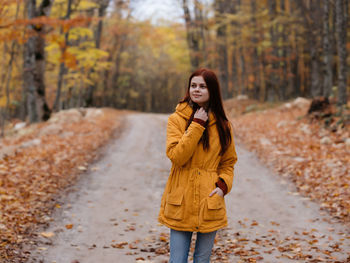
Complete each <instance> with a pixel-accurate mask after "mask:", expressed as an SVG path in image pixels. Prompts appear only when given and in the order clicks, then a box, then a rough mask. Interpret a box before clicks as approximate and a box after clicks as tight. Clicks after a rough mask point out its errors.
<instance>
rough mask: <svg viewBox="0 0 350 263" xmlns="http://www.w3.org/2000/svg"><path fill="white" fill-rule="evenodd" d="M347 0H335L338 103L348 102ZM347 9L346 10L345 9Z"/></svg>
mask: <svg viewBox="0 0 350 263" xmlns="http://www.w3.org/2000/svg"><path fill="white" fill-rule="evenodd" d="M345 4H346V0H335V11H336V33H337V52H338V64H339V66H338V101H337V103H338V105H344V104H346V103H347V91H346V84H347V75H346V73H347V62H346V60H347V51H346V34H347V30H346V25H347V21H346V19H347V15H346V14H344V13H347V10H346V9H345V7H346V5H345ZM344 9H345V10H344Z"/></svg>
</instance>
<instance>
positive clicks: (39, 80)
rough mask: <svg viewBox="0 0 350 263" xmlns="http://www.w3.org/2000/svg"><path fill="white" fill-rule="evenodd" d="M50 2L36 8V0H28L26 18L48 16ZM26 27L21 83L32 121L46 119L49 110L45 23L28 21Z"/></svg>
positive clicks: (51, 0) (46, 1)
mask: <svg viewBox="0 0 350 263" xmlns="http://www.w3.org/2000/svg"><path fill="white" fill-rule="evenodd" d="M52 3H53V0H43V1H42V2H41V4H40V5H39V7H38V8H37V6H36V0H28V1H27V3H26V8H27V16H28V19H34V18H37V17H41V16H48V15H49V13H50V8H51V6H52ZM28 29H29V34H31V35H30V37H29V39H28V41H27V42H26V43H25V48H24V62H23V78H24V81H23V85H24V89H25V90H26V92H27V107H28V115H29V121H30V122H31V123H32V122H39V121H43V120H47V119H48V118H49V117H50V114H51V111H50V109H49V107H48V105H47V103H46V99H45V83H44V73H45V50H44V48H45V39H44V35H45V25H43V24H40V23H29V26H28Z"/></svg>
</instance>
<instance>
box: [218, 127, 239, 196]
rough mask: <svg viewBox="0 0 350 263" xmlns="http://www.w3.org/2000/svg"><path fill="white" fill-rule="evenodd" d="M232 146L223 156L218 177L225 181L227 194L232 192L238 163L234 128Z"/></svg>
mask: <svg viewBox="0 0 350 263" xmlns="http://www.w3.org/2000/svg"><path fill="white" fill-rule="evenodd" d="M231 138H232V141H231V144H230V145H229V147H228V148H227V150H226V152H225V153H224V154H223V155H222V157H221V160H220V163H219V166H218V175H219V177H220V178H221V179H223V180H224V181H225V183H226V186H227V193H229V192H230V191H231V188H232V183H233V176H234V165H235V163H236V162H237V154H236V149H235V142H234V138H233V133H232V128H231Z"/></svg>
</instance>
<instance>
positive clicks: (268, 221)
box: [30, 114, 350, 263]
mask: <svg viewBox="0 0 350 263" xmlns="http://www.w3.org/2000/svg"><path fill="white" fill-rule="evenodd" d="M167 117H168V115H160V114H130V115H128V116H127V117H126V120H125V122H126V127H125V129H124V131H123V133H122V135H121V136H120V137H119V138H118V139H117V140H116V141H114V142H113V143H112V144H111V145H110V146H109V147H108V149H107V150H106V151H107V153H106V155H105V157H103V158H102V160H100V161H99V162H97V163H95V164H93V165H92V166H91V167H90V171H89V172H88V173H86V174H85V175H83V178H82V179H81V181H80V182H79V183H78V185H76V187H75V188H76V191H73V192H72V193H70V194H69V195H67V196H66V197H64V199H63V201H64V204H63V205H62V206H61V207H60V208H57V209H56V212H55V214H54V216H53V218H52V222H51V224H50V227H49V228H48V229H45V230H44V231H45V232H48V233H51V232H52V233H54V236H53V237H43V236H42V237H41V238H40V240H39V242H38V244H36V245H35V247H34V250H33V251H32V257H31V259H30V262H45V263H46V262H50V263H51V262H57V263H67V262H68V263H70V262H75V263H77V262H81V263H89V262H91V263H92V262H94V263H97V262H106V263H109V262H111V263H112V262H121V263H124V262H125V263H127V262H167V261H166V260H167V258H168V255H167V238H168V233H169V231H168V229H167V228H166V227H164V226H160V225H159V224H158V222H157V215H158V210H159V205H160V199H161V195H162V191H163V188H164V185H165V183H166V180H167V176H168V173H169V170H170V161H169V160H168V159H167V158H166V156H165V133H166V121H167ZM237 153H238V163H237V166H236V169H235V170H236V172H235V179H234V187H233V190H232V192H231V193H230V194H229V195H228V196H226V197H225V199H226V205H227V211H228V218H229V227H228V228H226V229H223V230H221V231H219V234H218V236H217V242H216V244H215V247H214V252H213V256H212V262H254V261H249V260H250V258H251V259H253V258H254V259H255V260H258V262H337V261H338V262H346V259H347V258H348V257H349V254H348V252H347V251H350V239H349V235H348V234H349V233H345V229H344V227H343V226H342V225H340V224H337V223H335V222H332V219H330V218H329V216H327V215H326V214H321V213H320V210H319V207H318V205H316V204H315V203H313V202H311V201H309V200H307V199H306V198H303V197H301V196H299V195H298V194H297V193H296V192H295V190H294V189H293V185H292V184H291V183H289V182H287V181H286V180H283V178H281V177H278V176H277V175H273V174H272V173H271V171H270V170H268V169H267V168H265V167H264V165H263V164H261V163H259V161H258V160H257V159H256V158H255V156H254V155H253V154H251V153H249V152H247V151H246V150H244V149H243V148H242V147H240V146H239V144H237Z"/></svg>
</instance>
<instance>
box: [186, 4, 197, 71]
mask: <svg viewBox="0 0 350 263" xmlns="http://www.w3.org/2000/svg"><path fill="white" fill-rule="evenodd" d="M182 8H183V10H184V15H185V25H186V32H187V45H188V47H189V52H190V60H191V66H192V71H193V70H195V69H197V68H198V67H199V64H200V62H199V37H198V34H197V32H196V31H197V30H196V25H195V24H194V22H193V21H192V18H191V14H190V10H189V8H188V2H187V0H183V1H182ZM195 8H196V6H195Z"/></svg>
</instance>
